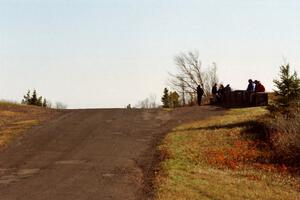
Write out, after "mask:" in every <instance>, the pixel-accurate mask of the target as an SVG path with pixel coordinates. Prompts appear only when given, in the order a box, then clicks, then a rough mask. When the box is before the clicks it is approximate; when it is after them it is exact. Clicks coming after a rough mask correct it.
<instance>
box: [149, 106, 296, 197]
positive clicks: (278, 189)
mask: <svg viewBox="0 0 300 200" xmlns="http://www.w3.org/2000/svg"><path fill="white" fill-rule="evenodd" d="M265 113H266V110H265V109H264V108H244V109H232V110H230V111H229V112H228V113H227V114H226V115H225V116H220V117H217V118H214V119H208V120H205V121H199V122H195V123H191V124H185V125H182V126H180V127H177V128H175V129H174V130H173V131H172V132H171V133H169V134H168V135H167V137H166V138H165V140H164V142H163V144H162V145H161V146H160V147H159V148H160V151H161V153H162V155H163V157H164V158H165V159H164V160H163V161H162V163H161V166H160V167H159V170H158V172H157V174H156V179H155V184H156V199H161V200H169V199H170V200H173V199H191V200H196V199H201V200H202V199H220V200H221V199H222V200H227V199H228V200H233V199H237V200H244V199H249V200H258V199H269V200H277V199H278V200H279V199H286V200H297V199H300V187H299V184H300V179H299V177H293V176H292V175H290V174H289V173H288V171H287V169H286V168H285V167H284V166H277V165H274V164H261V163H259V162H257V161H256V159H257V158H259V157H262V158H264V157H266V158H268V152H267V151H264V150H263V149H262V150H261V149H257V148H253V145H252V144H254V142H253V139H249V138H246V137H243V135H242V134H241V133H242V132H244V131H245V129H246V128H247V122H248V121H249V120H251V121H252V120H255V119H256V118H257V117H261V116H263V115H264V114H265Z"/></svg>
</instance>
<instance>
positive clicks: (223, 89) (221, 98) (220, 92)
mask: <svg viewBox="0 0 300 200" xmlns="http://www.w3.org/2000/svg"><path fill="white" fill-rule="evenodd" d="M224 93H225V88H224V85H223V84H221V85H220V87H219V90H218V102H219V103H221V102H222V100H223V97H224Z"/></svg>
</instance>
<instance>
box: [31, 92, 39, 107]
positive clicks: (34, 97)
mask: <svg viewBox="0 0 300 200" xmlns="http://www.w3.org/2000/svg"><path fill="white" fill-rule="evenodd" d="M29 104H30V105H34V106H36V105H37V104H38V98H37V94H36V90H33V94H32V97H31V99H30V102H29Z"/></svg>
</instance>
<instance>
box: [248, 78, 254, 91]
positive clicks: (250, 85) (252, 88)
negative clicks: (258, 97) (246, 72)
mask: <svg viewBox="0 0 300 200" xmlns="http://www.w3.org/2000/svg"><path fill="white" fill-rule="evenodd" d="M248 83H249V84H248V87H247V91H248V92H254V83H253V81H252V79H249V80H248Z"/></svg>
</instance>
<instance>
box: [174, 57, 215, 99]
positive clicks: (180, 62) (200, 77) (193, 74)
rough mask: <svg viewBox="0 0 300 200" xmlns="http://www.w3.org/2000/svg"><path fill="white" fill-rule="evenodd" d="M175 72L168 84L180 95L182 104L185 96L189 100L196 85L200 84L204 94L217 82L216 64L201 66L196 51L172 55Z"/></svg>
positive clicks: (194, 91)
mask: <svg viewBox="0 0 300 200" xmlns="http://www.w3.org/2000/svg"><path fill="white" fill-rule="evenodd" d="M174 61H175V65H176V67H177V73H175V74H172V73H169V75H170V77H171V78H170V80H169V83H170V86H171V87H172V88H173V89H174V90H176V91H177V92H178V93H179V94H180V95H181V101H182V104H183V105H184V104H185V102H186V100H187V99H186V98H188V99H189V100H188V101H191V100H192V99H193V98H192V96H193V95H191V94H195V93H196V92H197V86H198V85H200V86H201V87H202V88H203V89H204V95H205V96H207V95H209V94H210V93H211V88H212V85H213V84H214V83H216V82H217V79H218V78H217V73H216V72H217V66H216V64H215V63H213V65H212V66H211V67H208V68H206V69H203V68H202V63H201V61H200V59H199V53H198V52H197V51H194V52H193V51H190V52H187V53H181V54H179V55H177V56H175V57H174Z"/></svg>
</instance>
